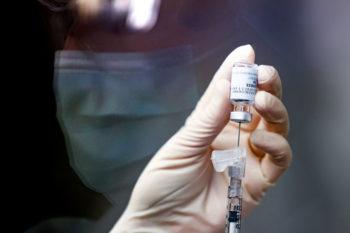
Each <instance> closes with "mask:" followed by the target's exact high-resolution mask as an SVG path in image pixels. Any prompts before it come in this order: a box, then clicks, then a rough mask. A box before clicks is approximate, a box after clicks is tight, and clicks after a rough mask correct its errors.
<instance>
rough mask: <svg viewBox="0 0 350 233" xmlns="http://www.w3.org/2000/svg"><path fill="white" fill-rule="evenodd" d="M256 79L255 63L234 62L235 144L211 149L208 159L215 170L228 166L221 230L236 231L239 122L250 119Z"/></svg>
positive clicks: (241, 158)
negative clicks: (224, 147) (225, 148)
mask: <svg viewBox="0 0 350 233" xmlns="http://www.w3.org/2000/svg"><path fill="white" fill-rule="evenodd" d="M257 82H258V66H257V65H255V64H248V63H235V64H234V65H233V67H232V75H231V91H230V102H231V103H232V104H233V111H232V112H231V114H230V119H231V121H234V122H236V123H238V135H237V147H235V148H234V149H233V150H226V151H213V154H212V162H213V165H214V168H215V170H216V171H218V172H223V171H224V170H225V169H226V168H228V175H229V177H230V184H229V187H228V194H227V198H228V204H227V214H226V227H225V233H240V231H241V216H242V200H243V191H242V180H243V177H244V171H245V163H246V151H245V149H244V148H241V147H240V135H241V124H242V123H249V122H251V120H252V114H251V113H250V106H251V105H252V104H253V103H254V99H255V94H256V89H257Z"/></svg>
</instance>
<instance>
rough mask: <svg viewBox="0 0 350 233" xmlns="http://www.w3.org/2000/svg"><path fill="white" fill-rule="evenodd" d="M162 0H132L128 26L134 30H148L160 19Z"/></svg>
mask: <svg viewBox="0 0 350 233" xmlns="http://www.w3.org/2000/svg"><path fill="white" fill-rule="evenodd" d="M160 3H161V0H130V6H129V12H128V15H127V18H126V26H127V27H128V28H129V29H132V30H141V31H148V30H150V29H152V28H153V27H154V26H155V24H156V22H157V19H158V15H159V8H160Z"/></svg>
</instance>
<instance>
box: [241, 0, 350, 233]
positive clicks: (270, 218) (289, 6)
mask: <svg viewBox="0 0 350 233" xmlns="http://www.w3.org/2000/svg"><path fill="white" fill-rule="evenodd" d="M262 2H263V5H264V4H265V5H270V7H271V6H274V7H275V8H276V9H279V10H276V11H274V10H272V11H271V13H270V17H272V18H273V17H274V15H277V14H281V12H279V13H276V12H278V11H282V12H283V11H284V12H287V14H285V18H283V17H280V18H278V17H276V18H275V20H276V21H277V22H278V23H276V25H277V26H276V27H275V28H274V29H272V31H271V33H270V35H273V37H274V38H275V40H276V41H278V43H280V49H281V50H280V52H281V54H282V57H285V58H283V59H286V60H285V62H283V64H282V67H281V68H282V71H281V73H282V74H283V75H282V76H283V77H282V78H283V83H284V90H285V91H284V101H285V103H286V105H287V108H288V110H289V113H290V118H291V133H290V137H289V139H290V142H291V145H292V148H293V151H294V162H293V164H292V167H291V168H290V170H289V171H288V172H287V173H286V174H285V175H284V177H283V178H282V179H281V181H280V182H279V184H278V185H277V186H276V187H274V188H273V189H271V190H270V191H269V192H268V195H267V196H266V199H265V200H264V201H263V202H262V204H261V207H260V208H257V209H256V211H255V212H254V213H253V215H252V216H251V217H250V218H248V219H246V220H245V222H244V225H243V227H244V228H245V229H244V231H245V232H269V233H275V232H276V233H282V232H283V233H296V232H298V233H310V232H318V233H323V232H324V233H326V232H338V233H345V232H349V230H350V221H349V220H350V200H349V197H350V122H349V121H350V75H349V69H350V30H349V22H350V14H349V12H350V2H349V1H346V0H343V1H339V0H336V1H327V0H308V1H290V2H292V3H287V1H262ZM272 8H273V7H272ZM266 9H267V8H266ZM269 9H271V8H269ZM261 10H262V9H261ZM288 13H289V14H290V15H291V16H293V17H292V18H288V16H287V15H288ZM282 15H283V13H282ZM261 22H266V23H267V25H266V28H269V23H270V20H266V19H264V18H261ZM262 26H263V25H262ZM262 28H264V27H262ZM266 28H265V29H266ZM263 30H264V29H263ZM280 32H284V33H285V35H290V37H289V39H284V40H279V38H280V39H281V38H285V35H279V33H280Z"/></svg>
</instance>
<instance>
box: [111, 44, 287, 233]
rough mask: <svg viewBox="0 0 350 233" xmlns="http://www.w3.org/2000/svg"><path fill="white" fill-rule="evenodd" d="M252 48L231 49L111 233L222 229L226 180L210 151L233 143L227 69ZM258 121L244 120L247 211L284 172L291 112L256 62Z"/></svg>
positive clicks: (270, 72)
mask: <svg viewBox="0 0 350 233" xmlns="http://www.w3.org/2000/svg"><path fill="white" fill-rule="evenodd" d="M254 57H255V55H254V51H253V49H252V47H251V46H249V45H248V46H242V47H239V48H237V49H236V50H234V51H233V52H232V53H231V54H230V55H229V56H228V57H227V58H226V60H225V61H224V63H223V64H222V65H221V67H220V68H219V70H218V71H217V72H216V74H215V76H214V78H213V80H212V82H211V83H210V85H209V87H208V88H207V90H206V92H205V93H204V95H203V96H202V98H201V99H200V101H199V102H198V104H197V106H196V108H195V110H194V111H193V112H192V114H191V115H190V116H189V117H188V119H187V121H186V123H185V125H184V126H183V127H182V128H181V129H180V130H179V131H178V132H177V133H176V134H175V135H174V136H173V137H172V138H170V140H169V141H168V142H167V143H166V144H165V145H164V146H163V147H162V148H160V150H159V151H158V152H157V153H156V155H155V156H154V157H153V158H152V160H151V161H150V162H149V164H148V165H147V167H146V168H145V170H144V171H143V173H142V175H141V176H140V178H139V180H138V182H137V184H136V186H135V188H134V190H133V193H132V196H131V199H130V202H129V204H128V206H127V208H126V210H125V212H124V214H123V215H122V217H121V218H120V219H119V221H118V222H117V224H116V225H115V227H114V228H113V230H112V232H114V233H117V232H118V233H119V232H129V233H130V232H152V233H157V232H186V233H190V232H201V233H202V232H210V233H213V232H223V228H224V224H225V214H226V195H227V187H228V183H229V178H228V176H227V174H225V173H217V172H215V171H214V169H213V166H212V163H211V160H210V154H211V152H212V150H214V149H215V150H224V149H230V148H232V147H233V146H234V144H235V143H236V139H234V137H235V135H237V124H235V123H232V122H229V118H228V117H229V115H230V112H231V110H232V105H231V104H230V103H229V90H230V81H229V80H230V75H231V68H232V65H233V63H234V62H239V61H240V62H249V63H254ZM258 88H259V90H258V92H257V94H256V99H255V104H254V110H253V121H252V122H251V123H250V124H248V125H245V124H243V125H242V132H241V146H242V147H245V148H246V149H247V154H248V158H247V167H246V174H245V178H244V180H243V184H244V195H243V198H244V203H243V207H244V209H243V213H244V214H247V213H248V212H249V211H250V210H251V209H252V208H254V207H255V206H256V205H257V204H258V203H259V201H260V200H261V198H262V197H263V196H264V194H265V192H266V190H267V189H268V188H269V187H270V186H271V185H273V184H274V183H275V182H276V181H277V179H278V178H279V177H280V176H281V174H282V173H283V172H284V171H285V170H286V168H287V167H288V166H289V164H290V161H291V149H290V146H289V144H288V142H287V140H286V138H285V137H286V135H287V133H288V113H287V110H286V108H285V107H284V105H283V103H282V102H281V100H280V98H281V94H282V87H281V81H280V78H279V76H278V73H277V71H276V70H275V69H274V68H273V67H271V66H259V79H258Z"/></svg>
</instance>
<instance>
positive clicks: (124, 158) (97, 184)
mask: <svg viewBox="0 0 350 233" xmlns="http://www.w3.org/2000/svg"><path fill="white" fill-rule="evenodd" d="M54 88H55V95H56V101H57V108H58V110H57V117H58V119H59V122H60V125H61V128H62V130H63V132H64V135H65V138H66V146H67V148H68V154H69V157H70V164H71V166H72V167H73V169H74V170H75V171H76V173H77V174H78V175H79V176H80V178H81V179H82V181H83V182H84V184H85V185H87V186H88V187H90V188H92V189H94V190H96V191H97V192H101V193H104V194H106V195H107V196H108V197H109V198H110V199H112V200H113V199H114V197H113V195H109V194H108V193H110V192H114V190H115V188H116V187H118V186H123V185H127V184H128V183H130V182H134V181H135V180H136V179H137V175H138V173H139V172H138V173H137V174H136V175H134V174H133V171H132V170H130V169H132V167H133V164H135V163H137V161H145V162H143V163H142V166H145V164H146V162H147V160H148V159H149V158H150V157H151V156H152V155H154V154H155V153H156V151H157V150H158V149H159V148H160V147H161V146H162V145H163V144H164V143H165V142H166V140H168V139H169V138H170V137H171V135H172V134H174V133H175V132H176V131H177V130H178V129H179V128H180V127H181V126H182V125H183V123H184V120H185V119H186V117H187V116H188V115H189V113H190V112H191V110H192V109H193V108H194V106H195V104H196V102H197V100H198V98H199V95H198V92H197V84H196V75H195V71H194V66H193V59H192V52H191V49H190V47H186V46H185V47H179V48H175V49H166V50H161V51H157V52H152V53H145V54H143V53H122V54H119V53H91V52H78V51H60V52H57V54H56V67H55V83H54Z"/></svg>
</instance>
